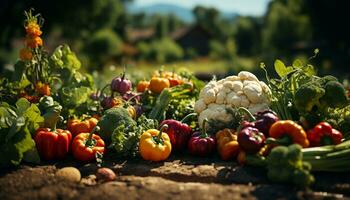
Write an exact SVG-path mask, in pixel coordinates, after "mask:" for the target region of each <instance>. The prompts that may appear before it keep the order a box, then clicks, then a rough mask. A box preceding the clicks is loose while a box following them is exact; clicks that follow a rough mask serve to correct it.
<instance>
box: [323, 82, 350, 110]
mask: <svg viewBox="0 0 350 200" xmlns="http://www.w3.org/2000/svg"><path fill="white" fill-rule="evenodd" d="M324 89H325V94H324V96H323V97H322V98H321V99H320V101H321V103H322V104H323V105H325V106H327V107H330V108H343V107H345V106H347V105H348V104H349V99H348V97H347V94H346V90H345V88H344V86H343V85H342V84H341V83H339V82H338V81H328V82H327V83H326V84H325V86H324Z"/></svg>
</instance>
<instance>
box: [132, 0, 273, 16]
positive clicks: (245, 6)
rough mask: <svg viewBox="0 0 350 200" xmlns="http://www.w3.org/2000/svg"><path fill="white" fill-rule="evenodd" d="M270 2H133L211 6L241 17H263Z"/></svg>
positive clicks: (246, 0)
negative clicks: (235, 13)
mask: <svg viewBox="0 0 350 200" xmlns="http://www.w3.org/2000/svg"><path fill="white" fill-rule="evenodd" d="M269 1H270V0H134V4H136V5H138V6H147V5H152V4H157V3H166V4H173V5H177V6H182V7H185V8H190V9H192V8H193V7H195V6H196V5H203V6H212V7H215V8H217V9H219V10H220V11H223V12H237V13H239V14H241V15H263V14H264V12H265V10H266V8H267V5H268V3H269Z"/></svg>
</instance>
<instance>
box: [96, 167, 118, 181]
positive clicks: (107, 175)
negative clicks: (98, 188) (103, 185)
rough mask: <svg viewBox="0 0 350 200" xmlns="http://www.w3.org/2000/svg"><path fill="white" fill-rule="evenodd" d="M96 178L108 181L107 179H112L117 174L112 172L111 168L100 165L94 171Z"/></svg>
mask: <svg viewBox="0 0 350 200" xmlns="http://www.w3.org/2000/svg"><path fill="white" fill-rule="evenodd" d="M96 178H97V180H98V181H99V182H109V181H114V180H115V179H116V178H117V176H116V175H115V173H114V172H113V170H111V169H109V168H106V167H102V168H99V169H98V170H97V172H96Z"/></svg>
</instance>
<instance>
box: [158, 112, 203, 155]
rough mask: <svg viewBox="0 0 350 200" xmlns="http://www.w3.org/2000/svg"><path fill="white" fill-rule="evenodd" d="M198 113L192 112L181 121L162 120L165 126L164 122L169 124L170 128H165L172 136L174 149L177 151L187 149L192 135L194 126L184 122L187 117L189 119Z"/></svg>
mask: <svg viewBox="0 0 350 200" xmlns="http://www.w3.org/2000/svg"><path fill="white" fill-rule="evenodd" d="M194 115H197V114H196V113H191V114H189V115H187V116H186V117H184V118H183V119H182V120H181V121H177V120H174V119H167V120H164V121H162V123H161V124H160V126H163V125H164V124H167V125H168V129H167V130H165V131H164V132H166V133H167V134H168V136H169V138H170V142H171V146H172V149H173V150H175V151H183V150H185V148H186V146H187V143H188V140H189V139H190V137H191V133H192V128H191V127H190V126H189V125H187V124H185V123H183V122H184V121H185V120H186V119H188V118H189V117H191V116H194Z"/></svg>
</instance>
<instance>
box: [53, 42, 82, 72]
mask: <svg viewBox="0 0 350 200" xmlns="http://www.w3.org/2000/svg"><path fill="white" fill-rule="evenodd" d="M50 64H51V66H53V67H56V68H61V69H62V68H68V69H72V70H78V69H79V68H80V67H81V63H80V61H79V59H78V58H77V57H76V55H75V53H74V52H73V51H71V50H70V48H69V46H68V45H66V44H64V45H60V46H58V47H57V48H56V49H55V51H54V52H53V54H52V55H51V57H50Z"/></svg>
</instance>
